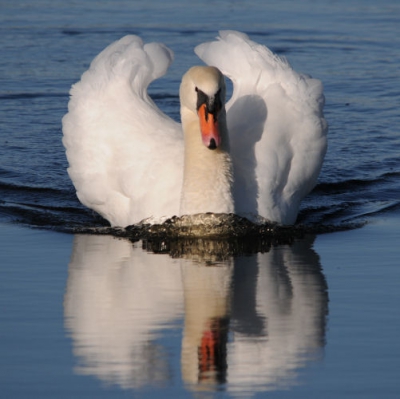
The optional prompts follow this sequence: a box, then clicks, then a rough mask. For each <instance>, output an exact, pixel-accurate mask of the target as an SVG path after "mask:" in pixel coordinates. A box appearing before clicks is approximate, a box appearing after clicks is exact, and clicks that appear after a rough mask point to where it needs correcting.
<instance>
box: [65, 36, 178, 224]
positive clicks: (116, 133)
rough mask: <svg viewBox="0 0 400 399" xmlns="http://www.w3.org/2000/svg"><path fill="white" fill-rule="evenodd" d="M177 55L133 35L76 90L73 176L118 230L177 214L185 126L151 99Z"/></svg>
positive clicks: (70, 139)
mask: <svg viewBox="0 0 400 399" xmlns="http://www.w3.org/2000/svg"><path fill="white" fill-rule="evenodd" d="M172 60H173V53H172V51H171V50H169V49H168V48H167V47H166V46H164V45H162V44H158V43H149V44H144V43H143V42H142V40H141V39H140V38H139V37H137V36H133V35H129V36H125V37H123V38H122V39H120V40H118V41H116V42H115V43H113V44H111V45H110V46H108V47H107V48H106V49H105V50H103V51H102V52H101V53H100V54H99V55H98V56H97V57H96V58H95V59H94V60H93V62H92V63H91V65H90V68H89V70H87V71H86V72H85V73H84V74H83V75H82V78H81V80H80V81H79V82H78V83H76V84H75V85H73V86H72V89H71V91H70V96H71V97H70V101H69V104H68V113H67V114H66V115H65V116H64V118H63V121H62V122H63V134H64V137H63V144H64V146H65V148H66V153H67V158H68V162H69V165H70V166H69V169H68V173H69V175H70V177H71V179H72V182H73V184H74V186H75V188H76V191H77V195H78V198H79V200H80V201H81V202H82V203H83V204H84V205H86V206H87V207H89V208H92V209H93V210H95V211H96V212H98V213H99V214H101V215H102V216H103V217H104V218H106V219H107V220H108V221H109V222H110V223H111V225H113V226H122V227H124V226H127V225H130V224H134V223H137V222H139V221H141V220H142V219H144V218H149V217H153V218H155V219H158V218H163V217H167V216H173V215H176V214H178V211H179V204H180V192H181V186H182V173H183V172H182V171H183V134H182V129H181V125H180V124H178V123H176V122H174V121H173V120H172V119H170V118H169V117H167V116H166V115H165V114H163V113H162V112H161V111H160V110H159V109H158V107H157V106H156V105H155V104H154V102H153V101H152V100H151V98H150V97H149V95H148V93H147V87H148V85H149V84H150V83H151V82H152V81H153V80H155V79H157V78H159V77H161V76H162V75H164V74H165V72H166V70H167V69H168V67H169V65H170V63H171V62H172Z"/></svg>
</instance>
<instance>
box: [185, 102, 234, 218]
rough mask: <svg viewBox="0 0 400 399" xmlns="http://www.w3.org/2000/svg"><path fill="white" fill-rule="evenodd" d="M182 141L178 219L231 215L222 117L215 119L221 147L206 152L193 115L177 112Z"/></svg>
mask: <svg viewBox="0 0 400 399" xmlns="http://www.w3.org/2000/svg"><path fill="white" fill-rule="evenodd" d="M181 116H182V126H183V131H184V141H185V157H184V175H183V187H182V199H181V212H180V213H181V215H186V214H196V213H206V212H213V213H232V212H233V211H234V205H233V196H232V165H231V158H230V154H229V141H228V131H227V126H226V119H225V113H222V112H221V115H220V118H219V119H218V123H219V128H220V134H221V146H220V147H218V148H217V149H214V150H212V149H209V148H207V147H206V146H205V145H204V144H203V142H202V139H201V132H200V124H199V120H198V116H197V114H196V113H194V112H192V111H190V110H188V109H185V108H184V107H183V108H182V109H181Z"/></svg>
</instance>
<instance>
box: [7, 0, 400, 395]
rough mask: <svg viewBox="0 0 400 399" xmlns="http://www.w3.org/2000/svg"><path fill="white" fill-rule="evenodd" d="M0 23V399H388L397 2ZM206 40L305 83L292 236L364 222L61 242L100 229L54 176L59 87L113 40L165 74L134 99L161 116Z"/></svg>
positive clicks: (395, 217)
mask: <svg viewBox="0 0 400 399" xmlns="http://www.w3.org/2000/svg"><path fill="white" fill-rule="evenodd" d="M0 9H1V13H0V22H1V23H0V33H1V35H0V43H1V44H2V46H1V47H2V49H3V51H2V57H1V59H0V83H1V84H0V87H1V88H0V112H1V118H0V273H1V278H0V304H1V305H0V309H1V312H0V335H1V340H0V351H1V353H2V356H1V360H0V369H1V373H0V376H1V377H0V386H1V388H0V389H1V393H2V394H3V395H4V396H5V397H10V398H23V397H27V396H29V397H40V398H47V397H49V398H50V397H51V398H53V397H57V398H63V397H65V398H70V397H75V396H76V397H80V396H84V397H96V398H99V397H100V398H101V397H109V396H110V395H112V396H113V397H116V398H118V397H152V398H153V397H166V396H167V397H174V398H175V397H193V396H194V397H274V398H291V397H300V398H301V397H304V398H309V397H312V396H318V397H324V398H337V397H343V398H355V397H359V398H376V397H385V398H397V397H398V396H399V392H400V386H399V382H398V370H399V366H400V350H399V346H398V343H397V341H398V337H397V336H398V331H399V328H400V323H399V317H398V312H397V306H396V305H397V303H398V302H399V294H398V289H397V282H398V281H399V277H400V276H399V268H398V258H399V250H398V242H399V238H400V236H399V228H398V222H399V198H400V195H399V194H400V185H399V163H400V162H399V161H400V156H399V154H400V139H399V132H398V126H400V113H399V111H398V104H399V103H400V101H399V100H400V92H399V90H398V86H399V85H398V83H399V78H400V72H399V68H398V66H399V64H400V28H399V27H400V5H399V4H398V2H397V1H394V0H393V1H390V0H384V1H381V2H380V3H379V4H377V3H376V2H373V1H368V0H367V1H361V0H360V1H357V0H355V1H351V2H349V1H342V0H340V1H336V2H330V1H319V2H314V1H303V2H295V1H291V0H284V1H279V2H278V1H276V2H268V3H266V2H260V1H256V0H253V1H246V2H243V3H238V2H235V1H227V0H223V1H218V2H213V3H210V5H209V7H208V6H207V7H206V6H205V5H204V4H203V3H198V4H194V3H193V4H192V3H185V2H180V1H170V2H163V1H155V0H152V1H148V2H131V1H123V0H117V1H107V0H103V1H97V2H95V3H94V2H93V3H92V2H72V3H71V2H68V3H66V2H61V1H58V0H57V1H46V0H42V1H35V2H34V3H30V2H9V3H7V4H6V3H5V2H2V3H1V4H0ZM219 29H237V30H241V31H244V32H246V33H248V34H249V35H250V37H251V39H253V40H254V41H256V42H260V43H263V44H265V45H267V46H268V47H270V48H271V49H272V50H273V51H275V52H277V53H278V54H280V55H283V56H286V57H287V58H288V60H289V61H290V63H291V64H292V65H293V67H294V68H295V69H296V70H298V71H301V72H305V73H309V74H311V75H312V76H313V77H316V78H319V79H321V80H322V81H323V83H324V87H325V96H326V107H325V114H326V118H327V120H328V122H329V125H330V130H329V149H328V153H327V156H326V161H325V163H324V166H323V169H322V172H321V176H320V179H319V182H318V185H317V187H316V188H315V190H314V191H313V192H312V193H311V194H310V195H309V196H308V197H307V198H306V199H305V201H304V203H303V206H302V211H301V213H300V216H299V223H302V224H304V225H306V226H309V225H311V224H316V225H318V226H328V225H333V226H340V225H341V224H342V223H351V222H358V221H365V222H367V225H366V226H365V227H363V228H362V229H355V230H351V231H346V232H339V233H334V234H324V235H316V236H315V235H306V236H305V237H297V238H295V239H293V240H291V241H289V242H284V243H282V242H280V241H274V242H268V241H262V242H261V243H257V245H258V246H257V248H256V251H254V250H252V251H248V252H252V253H245V252H246V251H245V250H244V249H245V248H248V246H247V244H246V245H232V243H227V242H226V241H216V240H183V241H182V240H181V241H174V242H163V241H161V242H160V241H159V242H157V243H154V242H149V241H147V242H146V241H135V242H131V241H128V240H125V239H117V238H113V237H111V236H108V235H102V236H100V235H85V234H71V233H76V232H77V230H78V229H79V230H80V231H82V229H87V228H95V227H99V226H104V225H105V224H106V223H105V222H104V221H103V220H102V219H101V218H100V217H99V216H97V215H95V214H94V213H93V212H91V211H90V210H87V209H86V208H84V207H83V206H81V205H80V204H79V202H78V200H77V199H76V196H75V192H74V189H73V186H72V184H71V182H70V180H69V178H68V175H67V173H66V168H67V162H66V159H65V154H64V149H63V147H62V144H61V137H62V132H61V118H62V116H63V115H64V114H65V113H66V111H67V103H68V91H69V89H70V86H71V84H73V83H74V82H76V81H77V80H78V79H79V78H80V76H81V74H82V73H83V72H84V70H85V69H87V67H88V66H89V64H90V62H91V60H92V59H93V57H94V56H95V55H97V54H98V53H99V52H100V51H101V50H102V49H103V48H104V47H106V46H107V45H108V44H109V43H111V42H112V41H114V40H117V39H119V38H120V37H122V36H123V35H125V34H132V33H133V34H138V35H140V36H141V37H143V39H144V40H145V41H147V42H148V41H161V42H164V43H166V44H167V45H168V46H169V47H171V48H172V49H173V51H174V52H175V62H174V63H173V65H172V66H171V68H170V71H169V72H168V74H167V75H166V76H165V77H164V78H163V79H160V80H159V81H157V82H154V84H153V85H152V86H151V88H150V91H151V94H152V96H153V98H154V99H155V101H156V102H157V104H158V105H159V106H160V108H161V109H162V110H163V111H165V112H166V113H168V114H169V115H170V116H172V117H173V118H174V119H176V120H178V119H179V99H178V87H179V82H180V79H181V76H182V74H183V73H184V72H185V71H186V70H187V69H188V68H189V67H190V66H191V65H193V64H196V63H198V62H199V61H198V60H197V58H196V56H195V55H194V53H193V48H194V47H195V46H196V45H197V44H199V43H201V42H203V41H209V40H211V39H213V38H214V37H215V36H216V34H217V30H219ZM22 226H24V227H22ZM37 227H39V228H40V229H36V228H37ZM54 230H55V231H57V232H54ZM62 232H67V233H68V234H64V233H62ZM238 249H239V250H238ZM235 250H236V252H235Z"/></svg>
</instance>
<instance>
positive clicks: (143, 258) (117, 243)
mask: <svg viewBox="0 0 400 399" xmlns="http://www.w3.org/2000/svg"><path fill="white" fill-rule="evenodd" d="M312 243H313V238H311V237H310V238H306V239H302V240H298V241H295V242H294V243H293V244H292V245H281V246H272V247H271V248H269V250H268V252H265V253H257V254H253V255H251V256H244V255H242V256H236V257H232V256H224V251H225V254H226V253H229V254H230V253H231V252H230V251H231V249H232V245H231V244H230V243H227V242H225V243H224V242H221V241H204V240H192V241H190V242H188V241H186V242H183V241H179V242H178V241H177V242H174V243H169V244H165V243H162V244H161V245H160V244H158V247H157V246H156V247H157V248H158V251H157V252H168V253H169V255H171V256H169V255H168V254H155V253H153V252H150V249H151V250H154V249H156V248H155V247H154V245H152V244H149V243H145V244H143V243H142V244H140V243H135V244H132V243H131V242H129V241H127V240H121V239H115V238H112V237H110V236H95V235H93V236H92V235H77V236H76V237H75V241H74V247H73V252H72V256H71V262H70V265H69V277H68V283H67V288H66V295H65V305H64V306H65V323H66V327H67V329H68V331H69V332H70V335H71V337H72V341H73V347H74V354H75V356H76V357H77V359H78V366H77V367H76V371H77V372H78V373H80V374H87V375H94V376H96V377H98V378H99V379H101V380H103V381H105V382H107V383H110V384H118V385H120V386H121V387H123V388H138V387H141V386H144V385H170V384H171V383H172V381H173V380H176V379H177V378H178V376H177V375H176V374H177V371H176V370H174V368H176V366H174V364H175V363H176V362H174V361H173V359H176V358H177V357H179V356H180V359H181V361H180V363H181V367H180V368H181V370H180V371H179V373H180V374H181V376H182V379H183V381H184V382H185V384H186V385H187V387H188V388H189V389H192V390H199V389H200V390H203V389H206V390H214V389H220V388H221V384H223V385H222V386H223V387H224V389H227V390H230V391H237V392H243V391H246V392H256V391H263V390H272V389H277V388H288V387H290V386H291V385H293V384H295V383H297V374H298V370H299V369H300V368H302V367H304V366H305V365H306V363H307V362H308V361H310V360H313V359H317V358H318V357H319V356H320V355H321V351H322V348H323V346H324V340H325V322H326V320H325V319H326V314H327V309H328V295H327V286H326V282H325V278H324V276H323V274H322V271H321V266H320V262H319V257H318V255H317V254H316V253H315V252H314V250H313V249H312ZM177 351H179V352H180V353H176V352H177ZM178 381H179V378H178ZM175 383H176V381H175Z"/></svg>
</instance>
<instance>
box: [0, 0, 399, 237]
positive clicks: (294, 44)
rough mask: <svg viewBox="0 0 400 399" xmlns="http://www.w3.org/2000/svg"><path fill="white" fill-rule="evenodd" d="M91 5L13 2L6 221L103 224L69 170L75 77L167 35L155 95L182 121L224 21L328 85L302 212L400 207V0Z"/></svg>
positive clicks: (2, 177)
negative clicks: (202, 50)
mask: <svg viewBox="0 0 400 399" xmlns="http://www.w3.org/2000/svg"><path fill="white" fill-rule="evenodd" d="M85 4H86V5H85ZM85 4H75V5H74V6H73V7H69V6H68V5H67V4H66V3H65V4H64V3H63V2H57V1H56V2H46V1H39V2H35V4H34V5H31V4H28V3H22V2H14V3H12V4H8V5H2V16H1V19H2V21H1V22H2V23H1V27H0V31H1V39H0V40H1V42H2V44H3V46H2V48H3V52H2V59H1V61H0V83H1V90H0V112H1V114H2V118H1V121H0V124H1V125H0V126H1V131H0V140H1V147H0V157H1V164H0V190H1V202H0V215H1V219H0V220H7V221H18V222H22V223H25V224H28V225H34V226H36V225H39V226H41V225H43V226H48V227H53V228H54V227H55V228H59V229H63V230H65V229H71V228H73V227H76V226H88V225H98V224H99V222H100V221H99V219H98V218H97V217H96V216H95V215H93V214H92V212H88V211H87V210H86V209H84V208H83V207H82V206H81V205H80V204H79V202H78V201H77V199H76V197H75V195H74V190H73V187H72V184H71V182H70V181H69V178H68V176H67V174H66V167H67V164H66V160H65V156H64V150H63V147H62V145H61V141H60V139H61V125H60V120H61V118H62V116H63V115H64V113H65V112H66V109H67V102H68V91H69V88H70V86H71V84H72V83H74V82H75V81H77V80H78V79H79V77H80V75H81V74H82V73H83V71H84V70H85V69H86V68H87V67H88V65H89V63H90V61H91V60H92V58H93V57H94V56H95V55H96V54H97V53H98V52H99V51H101V50H102V49H103V48H104V47H105V46H106V45H107V44H109V43H110V42H112V41H114V40H116V39H118V38H120V37H121V36H123V35H125V34H127V33H136V34H139V35H141V36H142V37H143V38H144V39H145V40H146V41H163V42H165V43H166V44H167V45H168V46H170V47H171V48H172V49H173V50H174V52H175V58H176V61H175V63H174V64H173V66H172V68H171V70H170V71H169V73H168V74H167V76H166V77H165V78H163V79H161V80H159V81H157V82H155V83H154V85H153V86H152V88H151V93H152V95H153V96H154V97H155V100H156V102H157V103H158V104H159V106H160V107H161V108H162V109H163V110H164V111H165V112H167V113H169V114H170V115H171V116H172V117H173V118H175V119H179V99H178V86H179V81H180V77H181V75H182V73H183V72H184V71H185V70H186V69H187V68H188V67H189V66H191V65H193V64H195V63H197V62H198V60H197V58H196V56H195V55H194V54H193V47H194V46H195V45H196V44H198V43H201V42H203V41H208V40H210V39H212V38H213V37H215V35H216V30H217V29H220V28H234V29H239V30H244V31H246V32H247V33H248V34H249V35H250V36H251V38H252V39H253V40H255V41H257V42H260V43H264V44H266V45H267V46H269V47H270V48H271V49H273V50H274V51H276V52H277V53H279V54H283V55H285V56H286V57H287V58H288V59H289V61H290V62H291V63H292V65H293V66H294V68H295V69H297V70H300V71H303V72H307V73H310V74H312V75H313V76H315V77H317V78H319V79H321V80H322V81H323V83H324V86H325V95H326V102H327V104H326V108H325V112H326V118H327V120H328V122H329V124H330V131H329V150H328V154H327V157H326V161H325V164H324V167H323V170H322V173H321V177H320V182H319V185H318V186H317V187H316V189H315V190H314V192H313V193H312V194H311V195H310V196H309V197H308V198H307V199H306V200H305V201H304V204H303V208H302V212H301V214H300V217H299V221H300V222H302V223H310V222H317V223H320V224H338V223H340V222H343V221H349V220H353V219H354V218H365V217H366V218H368V215H370V214H374V213H377V212H380V211H382V210H385V209H388V208H389V209H390V208H397V207H398V205H399V192H400V187H399V181H400V179H399V168H398V164H399V155H398V154H399V152H400V139H399V134H398V126H399V125H400V116H399V115H400V114H399V112H398V103H399V96H400V95H399V91H398V88H397V85H396V82H397V83H398V79H399V69H398V65H399V62H400V54H399V40H400V39H399V27H398V26H399V24H398V22H399V6H398V4H397V3H396V2H394V1H383V2H380V3H379V6H378V5H375V3H374V2H372V1H363V2H352V3H351V4H347V3H346V2H343V3H342V2H335V3H332V4H331V3H330V2H319V3H318V4H314V2H309V3H308V2H306V3H302V4H301V5H300V4H296V3H295V2H290V1H283V2H277V4H275V5H266V4H265V5H261V4H259V2H257V1H253V2H246V4H245V5H241V4H237V3H235V2H224V1H223V2H217V3H216V4H214V5H213V12H212V13H211V14H212V15H209V14H208V13H207V12H206V11H205V10H204V9H203V7H202V6H200V5H193V4H190V5H189V4H187V5H185V4H181V3H180V2H177V3H176V4H175V3H174V2H168V3H165V2H161V1H160V2H151V3H150V4H149V5H144V4H142V3H138V4H136V3H135V4H133V3H132V2H127V1H116V2H107V1H103V2H99V3H98V4H96V6H93V7H91V6H90V5H89V4H87V3H85ZM124 10H126V11H124Z"/></svg>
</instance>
